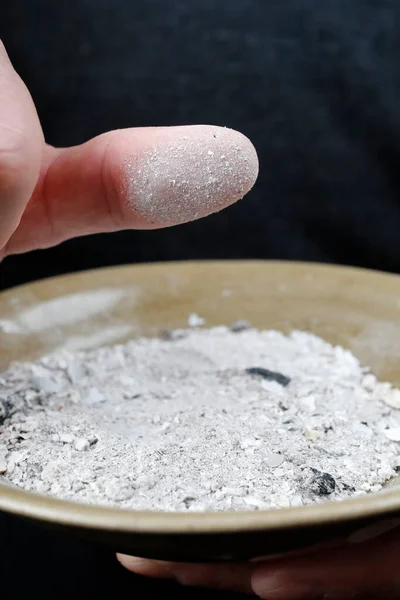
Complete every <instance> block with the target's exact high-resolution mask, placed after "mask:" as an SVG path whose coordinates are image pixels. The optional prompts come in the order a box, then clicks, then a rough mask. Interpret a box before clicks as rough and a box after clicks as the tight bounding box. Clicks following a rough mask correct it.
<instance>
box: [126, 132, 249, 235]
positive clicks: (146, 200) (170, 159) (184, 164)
mask: <svg viewBox="0 0 400 600" xmlns="http://www.w3.org/2000/svg"><path fill="white" fill-rule="evenodd" d="M125 172H126V177H127V182H126V183H127V185H126V192H125V195H126V198H127V202H128V204H129V206H130V207H131V209H132V210H134V211H135V212H136V213H137V214H138V215H139V216H140V217H141V218H142V219H143V220H144V221H146V222H148V223H152V224H156V225H160V226H166V225H174V224H179V223H185V222H188V221H193V220H195V219H198V218H200V217H204V216H206V215H209V214H211V213H215V212H218V211H219V210H221V209H223V208H225V207H226V206H228V205H229V204H232V203H233V202H236V200H239V199H240V198H242V197H243V196H244V195H245V194H247V192H248V191H249V190H250V189H251V188H252V187H253V185H254V183H255V181H256V179H257V175H258V158H257V153H256V151H255V149H254V146H253V145H252V143H251V142H250V141H249V140H248V139H247V138H246V137H245V136H243V135H242V134H241V133H238V132H237V131H233V130H232V129H226V128H221V127H214V126H207V125H195V126H190V127H179V128H171V129H169V130H168V129H167V130H163V133H162V134H161V133H160V135H159V136H157V139H156V140H155V141H154V144H153V145H152V146H151V147H150V148H149V149H148V150H144V152H143V155H142V156H141V157H139V159H138V160H135V161H134V162H133V163H132V164H130V163H129V160H128V162H127V164H126V169H125Z"/></svg>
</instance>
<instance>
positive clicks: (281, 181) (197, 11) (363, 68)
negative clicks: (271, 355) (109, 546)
mask: <svg viewBox="0 0 400 600" xmlns="http://www.w3.org/2000/svg"><path fill="white" fill-rule="evenodd" d="M0 35H1V37H2V39H3V41H4V42H5V44H6V47H7V48H8V51H9V53H10V56H11V58H12V60H13V62H14V64H15V66H16V68H17V70H18V71H19V73H20V74H21V75H22V77H23V78H24V80H25V81H26V83H27V85H28V87H29V88H30V90H31V92H32V95H33V97H34V100H35V102H36V105H37V107H38V111H39V115H40V118H41V120H42V124H43V127H44V131H45V134H46V138H47V141H48V142H49V143H52V144H56V145H68V144H76V143H79V142H82V141H84V140H87V139H88V138H90V137H91V136H93V135H96V134H98V133H101V132H103V131H106V130H108V129H113V128H122V127H130V126H147V125H173V124H186V123H188V124H191V123H215V124H220V125H227V126H229V127H233V128H236V129H239V130H241V131H243V132H244V133H245V134H247V135H248V136H249V137H250V138H251V139H252V140H253V142H254V144H255V146H256V148H257V150H258V153H259V157H260V178H259V181H258V183H257V185H256V187H255V189H254V190H253V191H252V192H251V194H250V195H249V196H248V197H247V198H246V199H245V200H244V201H242V202H240V203H239V204H237V205H236V206H235V207H233V208H230V209H228V210H227V211H225V212H223V213H221V214H219V215H216V216H213V217H210V218H208V219H205V220H203V221H200V222H198V223H194V224H190V225H185V226H182V227H177V228H173V229H170V230H164V231H157V232H122V233H118V234H112V235H107V236H101V235H100V236H92V237H88V238H82V239H78V240H73V241H70V242H67V243H64V244H62V245H61V246H59V247H57V248H54V249H50V250H46V251H40V252H33V253H30V254H27V255H24V256H18V257H11V258H7V259H6V260H5V261H4V262H3V264H2V265H1V266H0V287H3V288H5V287H9V286H11V285H14V284H17V283H22V282H25V281H28V280H32V279H37V278H41V277H45V276H48V275H53V274H56V273H62V272H66V271H72V270H77V269H86V268H90V267H96V266H102V265H111V264H117V263H125V262H141V261H153V260H167V259H168V260H171V259H173V260H174V259H189V258H284V259H301V260H313V261H325V262H336V263H345V264H352V265H361V266H366V267H372V268H378V269H383V270H388V271H394V272H399V271H400V236H399V234H398V232H399V229H400V170H399V162H400V69H399V58H400V3H399V2H397V0H393V1H391V0H351V2H349V1H348V0H285V2H273V1H272V0H229V1H228V0H225V1H224V0H168V1H166V0H134V1H129V0H69V1H68V2H67V1H65V0H64V1H63V0H61V1H59V2H51V1H50V0H35V1H34V2H33V1H30V0H1V3H0ZM0 110H1V107H0ZM18 523H19V522H18V521H17V520H14V519H11V518H8V517H7V518H2V519H1V522H0V531H1V542H0V543H1V545H2V547H3V548H2V562H1V563H0V566H1V567H3V568H5V569H7V570H9V573H10V576H8V577H6V579H4V578H2V584H1V585H2V591H3V597H4V598H7V599H8V598H11V597H12V598H19V597H22V592H21V590H28V589H31V592H32V593H33V592H39V593H42V592H43V593H46V594H47V593H50V594H51V593H52V594H53V595H54V596H55V597H58V598H61V597H64V596H62V594H65V597H67V596H68V597H69V596H70V595H71V594H72V593H73V595H74V596H75V597H76V598H78V597H79V598H95V597H98V595H99V594H100V592H104V590H108V592H109V593H110V594H114V596H115V597H119V594H121V595H122V593H127V592H128V589H129V593H132V595H133V596H134V595H135V593H136V595H137V596H138V597H142V596H143V597H146V598H147V597H156V596H158V595H159V594H161V593H164V587H163V585H164V584H163V585H162V586H161V587H160V584H159V583H155V584H150V583H148V584H147V583H146V585H144V584H142V580H136V579H135V580H133V577H132V576H130V575H127V574H125V573H124V572H123V571H122V569H120V568H119V567H118V566H117V565H116V564H115V563H114V561H113V559H112V556H111V555H109V554H107V553H106V554H104V553H103V551H101V550H100V549H98V548H91V547H87V546H83V545H81V544H79V543H74V542H67V541H60V540H59V538H58V537H55V538H53V537H51V536H49V535H48V534H47V533H43V532H41V531H40V532H39V533H38V532H37V531H36V529H31V528H30V527H28V526H25V525H23V526H22V525H18ZM13 575H15V578H16V581H17V582H18V583H15V582H14V583H12V576H13ZM49 582H53V583H49ZM56 583H57V587H54V586H55V585H56ZM126 585H128V588H125V587H124V586H126ZM4 586H5V590H4ZM52 586H53V587H52ZM58 586H61V589H60V588H59V587H58ZM143 586H144V587H143ZM113 590H114V592H113ZM118 590H119V591H118ZM123 590H126V592H124V591H123ZM173 593H174V595H175V598H178V597H180V596H179V595H178V594H184V593H185V592H184V591H179V592H178V590H177V589H174V590H173ZM16 594H17V595H16ZM18 594H20V595H18ZM207 595H209V593H208V594H207ZM188 597H191V598H193V597H194V596H193V594H192V592H190V593H189V595H188ZM218 597H222V596H221V594H219V595H218Z"/></svg>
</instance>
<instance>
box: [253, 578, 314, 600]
mask: <svg viewBox="0 0 400 600" xmlns="http://www.w3.org/2000/svg"><path fill="white" fill-rule="evenodd" d="M252 587H253V591H254V593H255V594H256V595H257V596H259V597H260V598H262V599H263V600H312V599H313V598H317V597H319V594H318V592H317V591H316V590H315V588H314V587H311V586H309V585H307V584H303V583H296V582H293V581H291V577H290V574H289V573H287V572H285V571H275V572H267V573H266V572H262V573H257V572H256V573H255V574H253V578H252Z"/></svg>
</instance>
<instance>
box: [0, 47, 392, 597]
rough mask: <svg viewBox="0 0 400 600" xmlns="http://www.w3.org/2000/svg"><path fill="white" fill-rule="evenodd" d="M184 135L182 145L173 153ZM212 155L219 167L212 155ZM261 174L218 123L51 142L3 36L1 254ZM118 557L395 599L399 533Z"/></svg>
mask: <svg viewBox="0 0 400 600" xmlns="http://www.w3.org/2000/svg"><path fill="white" fill-rule="evenodd" d="M182 144H183V145H184V146H185V148H184V150H185V149H186V150H187V151H184V152H181V150H179V149H180V148H181V146H182ZM226 156H228V162H227V161H226V160H225V158H226ZM168 157H170V158H171V157H173V160H170V158H168ZM213 157H214V158H213ZM218 157H219V158H221V159H224V160H225V165H228V166H227V167H226V168H225V169H224V168H217V167H216V166H215V165H216V163H215V162H211V163H210V162H209V161H210V160H212V161H214V159H215V158H218ZM169 160H170V162H168V161H169ZM229 161H231V162H230V163H229ZM228 163H229V164H230V165H231V167H230V166H229V164H228ZM149 165H150V167H149ZM157 165H159V166H160V165H161V167H163V166H164V167H165V171H166V172H167V173H168V179H165V178H164V179H163V177H164V175H163V170H162V169H159V170H158V171H157V169H156V168H155V166H157ZM143 169H147V171H146V170H145V171H144V173H145V177H144V178H143ZM175 171H176V177H175ZM257 174H258V161H257V155H256V152H255V150H254V148H253V146H252V144H251V143H250V142H249V140H247V138H245V137H244V136H242V135H241V134H240V133H237V132H234V131H232V130H227V129H221V128H218V127H210V126H192V127H173V128H154V129H152V128H147V129H125V130H122V131H112V132H108V133H105V134H103V135H100V136H98V137H96V138H94V139H93V140H90V141H88V142H86V143H85V144H82V145H80V146H75V147H72V148H53V147H51V146H49V145H47V144H46V143H45V140H44V135H43V132H42V128H41V126H40V122H39V119H38V116H37V113H36V109H35V106H34V103H33V100H32V98H31V96H30V94H29V92H28V90H27V88H26V87H25V85H24V83H23V82H22V81H21V79H20V78H19V76H18V75H17V73H16V72H15V71H14V69H13V67H12V65H11V63H10V61H9V58H8V56H7V54H6V51H5V49H4V46H2V45H1V42H0V260H1V259H3V258H4V257H5V256H7V255H10V254H15V253H21V252H27V251H29V250H34V249H37V248H46V247H49V246H53V245H56V244H58V243H60V242H62V241H63V240H66V239H69V238H72V237H76V236H80V235H87V234H93V233H99V232H111V231H117V230H121V229H154V228H158V227H168V226H172V225H176V224H179V223H183V222H187V221H190V220H193V219H195V218H200V217H204V216H206V215H208V214H210V213H211V212H216V211H218V210H221V209H223V208H225V207H226V206H228V205H230V204H232V203H233V202H235V201H237V200H239V199H240V198H242V196H244V195H245V194H246V193H247V192H248V191H249V190H250V189H251V187H252V186H253V184H254V182H255V180H256V178H257ZM139 175H140V177H139ZM178 205H179V207H180V208H179V210H178V209H177V206H178ZM205 243H206V242H205ZM118 560H119V561H120V563H121V564H122V565H123V566H125V567H126V568H127V569H129V570H131V571H134V572H135V573H139V574H142V575H145V576H149V577H156V578H164V579H175V580H176V581H178V582H180V583H182V584H184V585H189V586H190V585H192V586H205V587H214V588H218V589H231V590H237V591H244V592H247V593H253V594H256V595H258V596H259V597H261V598H265V599H271V600H273V599H274V600H301V599H307V600H311V598H332V599H333V598H355V597H360V598H386V600H393V599H397V598H400V569H399V568H398V565H399V562H400V536H399V533H398V532H397V531H393V532H390V533H387V534H386V535H384V536H382V537H381V538H378V539H376V540H372V541H370V542H365V543H363V544H358V545H350V544H343V545H341V546H339V547H337V548H333V549H330V550H325V551H324V552H322V551H321V550H319V551H315V550H314V551H310V553H308V554H305V555H302V556H297V557H294V556H293V557H289V558H281V559H274V560H271V561H267V562H263V563H246V564H226V565H186V564H178V563H162V562H158V561H149V560H142V559H139V558H132V557H127V556H123V555H118Z"/></svg>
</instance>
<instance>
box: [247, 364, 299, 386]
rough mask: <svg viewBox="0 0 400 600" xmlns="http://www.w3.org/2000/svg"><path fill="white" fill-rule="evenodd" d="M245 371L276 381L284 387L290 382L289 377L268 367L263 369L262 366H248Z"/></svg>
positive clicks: (254, 375)
mask: <svg viewBox="0 0 400 600" xmlns="http://www.w3.org/2000/svg"><path fill="white" fill-rule="evenodd" d="M246 373H247V374H248V375H252V376H253V377H260V378H261V379H266V380H267V381H276V383H279V384H280V385H283V386H284V387H286V386H287V385H289V383H290V381H291V380H290V377H287V376H286V375H282V373H277V372H275V371H270V370H269V369H265V368H264V367H249V368H248V369H246Z"/></svg>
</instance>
